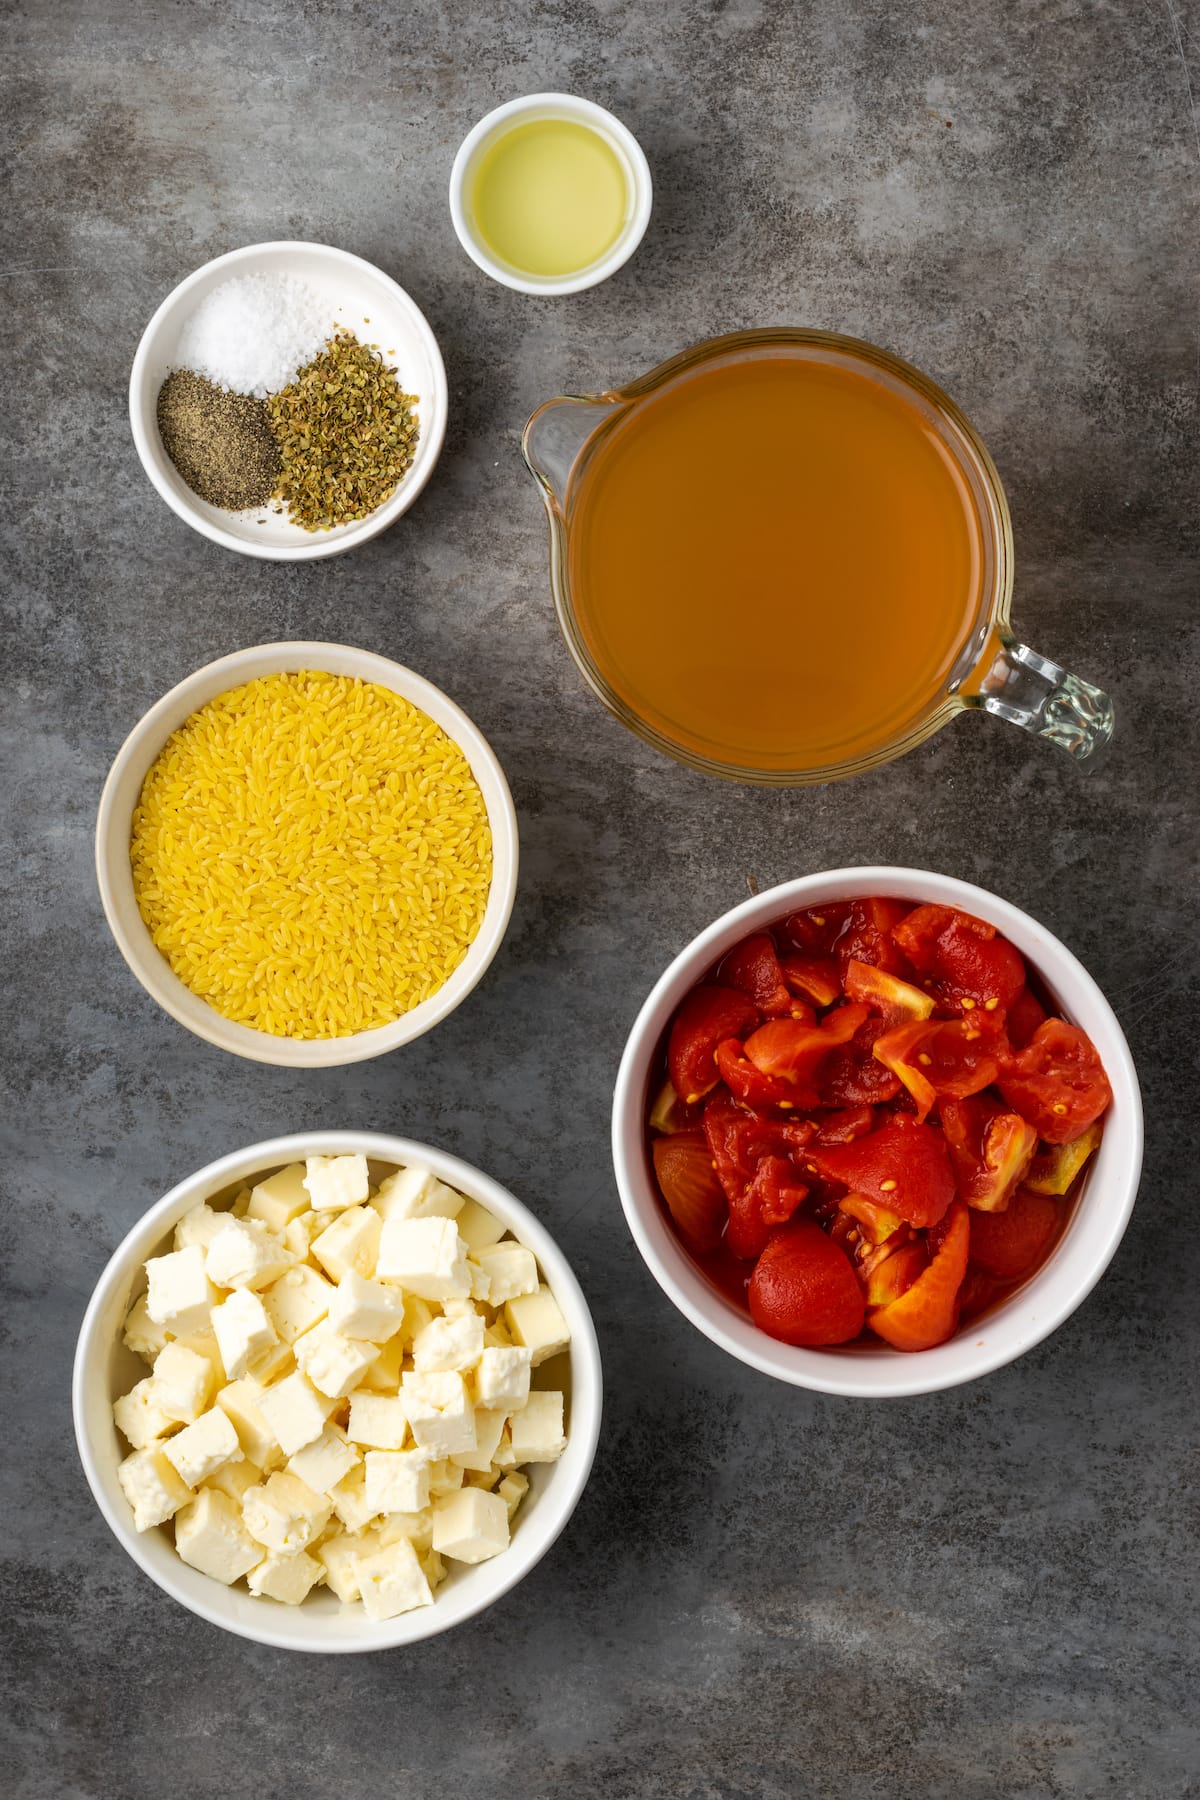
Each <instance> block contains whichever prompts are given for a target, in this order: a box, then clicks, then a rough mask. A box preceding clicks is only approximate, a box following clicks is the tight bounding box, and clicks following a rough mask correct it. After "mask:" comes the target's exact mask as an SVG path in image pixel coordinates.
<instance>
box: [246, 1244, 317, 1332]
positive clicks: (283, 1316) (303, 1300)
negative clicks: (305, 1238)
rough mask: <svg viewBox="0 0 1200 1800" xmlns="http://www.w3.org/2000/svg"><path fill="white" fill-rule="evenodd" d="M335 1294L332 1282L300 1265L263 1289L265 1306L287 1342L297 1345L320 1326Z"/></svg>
mask: <svg viewBox="0 0 1200 1800" xmlns="http://www.w3.org/2000/svg"><path fill="white" fill-rule="evenodd" d="M305 1254H307V1250H306V1252H305ZM334 1292H335V1289H334V1287H333V1284H332V1282H329V1281H326V1279H325V1277H324V1276H323V1275H319V1274H318V1273H317V1271H316V1270H315V1269H310V1268H309V1267H308V1265H307V1264H306V1263H301V1264H300V1265H299V1266H298V1267H297V1268H294V1269H285V1270H284V1272H283V1274H282V1275H280V1276H279V1278H278V1279H277V1280H276V1281H273V1282H272V1283H271V1285H270V1287H269V1288H265V1289H264V1290H263V1296H262V1303H263V1306H264V1307H265V1308H266V1313H267V1317H268V1319H270V1321H271V1324H272V1325H273V1326H274V1328H275V1330H276V1331H277V1332H278V1333H279V1336H280V1337H281V1338H282V1339H283V1341H284V1343H285V1344H294V1343H295V1341H296V1339H297V1338H298V1337H301V1336H302V1335H303V1333H304V1332H306V1331H311V1330H312V1328H313V1326H314V1325H319V1324H320V1323H321V1320H322V1319H323V1318H324V1317H325V1315H326V1313H327V1312H328V1311H329V1302H330V1301H331V1300H332V1299H333V1296H334Z"/></svg>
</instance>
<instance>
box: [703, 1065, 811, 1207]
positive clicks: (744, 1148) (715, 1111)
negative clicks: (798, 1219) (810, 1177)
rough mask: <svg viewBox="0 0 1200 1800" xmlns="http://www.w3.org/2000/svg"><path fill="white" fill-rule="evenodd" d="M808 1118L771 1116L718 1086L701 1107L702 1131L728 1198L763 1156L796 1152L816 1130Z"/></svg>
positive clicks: (737, 1192)
mask: <svg viewBox="0 0 1200 1800" xmlns="http://www.w3.org/2000/svg"><path fill="white" fill-rule="evenodd" d="M816 1129H817V1128H816V1126H815V1125H814V1124H813V1123H812V1122H811V1120H809V1119H794V1120H787V1121H784V1120H783V1119H777V1118H776V1119H771V1118H766V1117H764V1116H763V1115H762V1114H761V1113H756V1112H751V1111H749V1110H747V1108H746V1107H744V1106H739V1105H738V1104H737V1102H736V1101H734V1100H732V1099H731V1098H730V1097H729V1095H728V1094H726V1093H724V1092H722V1091H720V1090H718V1092H717V1093H715V1094H713V1095H712V1096H711V1097H710V1098H709V1100H708V1102H707V1104H706V1105H705V1108H704V1135H705V1138H706V1139H707V1141H708V1147H709V1150H710V1152H711V1154H712V1160H713V1163H714V1165H715V1167H716V1171H717V1180H718V1181H719V1182H720V1184H721V1186H722V1188H723V1189H724V1191H725V1194H726V1196H727V1197H728V1199H730V1200H731V1201H732V1200H738V1199H740V1198H741V1196H742V1194H743V1192H744V1191H745V1189H746V1188H747V1187H748V1186H749V1184H750V1182H751V1181H753V1179H754V1172H755V1170H756V1169H757V1167H758V1165H759V1163H760V1162H761V1161H762V1159H763V1157H764V1156H799V1155H801V1153H802V1152H803V1151H804V1149H805V1147H806V1146H807V1144H808V1141H809V1139H810V1138H811V1137H812V1136H813V1134H814V1133H815V1131H816Z"/></svg>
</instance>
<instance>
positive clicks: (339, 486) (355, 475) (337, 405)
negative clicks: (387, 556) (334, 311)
mask: <svg viewBox="0 0 1200 1800" xmlns="http://www.w3.org/2000/svg"><path fill="white" fill-rule="evenodd" d="M415 405H416V396H415V395H414V394H405V393H403V392H402V391H401V388H400V383H399V382H398V381H397V379H396V371H395V369H393V368H389V367H388V365H387V364H386V363H385V362H384V360H383V358H382V357H381V356H380V354H379V352H378V351H377V350H374V349H372V348H371V347H370V346H368V345H366V344H360V343H359V341H358V339H357V338H356V337H355V336H354V335H353V334H352V333H351V332H339V333H338V335H337V336H336V337H332V338H330V340H329V342H328V343H327V344H326V346H325V348H324V350H322V351H321V353H320V355H319V356H317V357H315V358H314V359H313V361H312V362H310V363H309V364H308V365H307V366H306V367H305V368H303V369H301V371H300V373H299V374H298V375H297V377H296V379H295V380H294V381H293V382H290V383H289V385H288V386H287V387H285V388H283V389H282V390H281V391H280V392H279V393H278V394H271V395H270V396H269V397H268V400H267V406H268V408H269V410H270V415H271V425H272V429H273V430H274V432H275V437H276V440H277V442H278V444H279V455H280V461H281V463H282V470H281V473H280V477H279V483H278V486H277V487H276V489H275V497H276V499H278V500H282V501H284V502H285V503H286V505H287V507H288V511H289V514H290V517H291V518H292V520H293V521H294V523H295V524H297V525H303V527H304V529H305V530H306V531H328V530H329V529H330V528H331V527H332V526H334V525H348V524H349V523H350V521H351V520H352V519H365V518H366V516H367V514H368V513H372V512H374V510H375V508H376V507H377V506H382V504H383V502H384V501H385V500H386V499H388V498H389V496H390V495H392V494H394V493H395V491H396V487H397V485H398V483H399V481H400V479H401V477H402V476H403V474H404V472H405V470H406V469H407V468H408V467H409V465H410V464H411V462H412V459H413V452H414V450H415V447H416V442H417V421H416V417H415V415H414V413H413V407H414V406H415Z"/></svg>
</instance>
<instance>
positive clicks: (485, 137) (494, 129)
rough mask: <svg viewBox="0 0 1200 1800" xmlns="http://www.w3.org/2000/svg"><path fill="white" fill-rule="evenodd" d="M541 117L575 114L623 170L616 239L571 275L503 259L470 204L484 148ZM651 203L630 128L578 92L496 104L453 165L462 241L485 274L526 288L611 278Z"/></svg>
mask: <svg viewBox="0 0 1200 1800" xmlns="http://www.w3.org/2000/svg"><path fill="white" fill-rule="evenodd" d="M538 119H571V120H575V121H577V122H578V123H579V124H580V125H588V126H590V127H591V129H592V130H593V131H595V132H598V133H599V135H600V136H601V137H602V138H604V139H605V140H606V142H607V143H608V144H609V145H610V147H611V148H612V149H613V150H614V151H615V153H616V156H617V159H618V161H619V162H620V164H621V167H622V169H623V170H624V173H625V191H626V208H625V221H624V224H623V225H622V227H621V231H620V233H619V235H618V237H617V240H616V242H615V243H614V244H613V246H612V248H611V249H610V250H609V251H608V252H607V253H606V254H605V255H604V256H602V257H600V258H599V260H598V261H596V262H594V263H589V265H588V266H587V268H586V269H579V270H576V271H575V272H574V273H573V274H570V275H530V274H529V273H528V272H527V271H525V270H523V269H516V268H514V267H513V266H512V264H511V263H506V262H501V261H500V259H499V258H498V257H495V256H493V255H492V252H491V251H490V250H489V249H488V247H487V245H486V243H485V242H484V240H483V238H482V236H481V235H480V232H479V229H478V226H477V225H476V222H475V218H474V214H473V213H472V210H471V203H470V198H469V195H470V189H471V182H472V179H473V177H474V174H475V170H476V168H477V166H478V164H479V160H480V158H481V157H482V156H483V154H484V152H485V151H487V150H488V149H490V147H491V145H492V144H493V143H494V142H495V140H496V139H497V138H498V137H500V136H502V135H503V133H504V132H506V131H511V130H512V129H513V127H514V126H516V125H525V124H531V123H533V122H534V121H535V120H538ZM653 203H654V183H653V181H652V180H651V176H650V165H649V163H648V162H647V161H646V157H645V152H644V151H643V150H642V147H641V145H640V144H639V143H638V141H637V139H636V138H635V137H634V135H633V133H632V131H630V130H629V127H628V126H627V125H622V123H621V121H620V119H618V118H615V117H614V115H613V114H612V113H610V112H607V111H606V110H605V108H604V107H603V106H597V105H596V103H595V101H593V100H581V99H580V98H579V97H578V95H576V94H525V95H524V96H523V97H522V98H521V99H519V100H509V101H507V102H506V103H505V104H504V105H503V106H497V107H496V108H495V109H494V111H492V112H490V113H488V114H487V115H486V116H485V117H484V118H482V119H480V121H479V123H478V125H476V126H475V128H474V130H473V131H470V132H468V134H467V136H466V137H465V138H464V139H463V141H462V144H461V145H460V147H459V151H458V155H457V156H456V157H455V158H454V166H453V167H452V169H451V171H450V217H451V219H452V220H453V221H454V229H455V231H456V233H457V234H458V241H459V243H460V244H461V245H462V247H463V249H464V250H465V251H466V253H467V255H468V256H469V257H470V258H471V261H472V262H473V263H476V264H477V265H478V267H479V268H481V269H482V270H483V272H484V274H485V275H490V276H491V277H492V280H493V281H499V282H503V284H504V286H505V287H510V288H516V289H517V290H518V291H519V292H520V293H522V294H578V293H581V292H582V291H583V289H584V288H590V287H596V286H597V285H598V284H599V283H600V282H602V281H607V280H608V278H609V276H610V275H615V274H616V272H617V270H618V269H619V268H621V266H622V265H623V264H624V263H627V262H628V261H629V258H630V257H631V256H632V255H633V253H634V251H635V250H636V249H637V247H638V245H639V244H640V243H641V241H642V239H643V237H644V236H645V234H646V227H647V225H648V224H649V223H650V211H651V208H652V206H653Z"/></svg>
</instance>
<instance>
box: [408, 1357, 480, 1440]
mask: <svg viewBox="0 0 1200 1800" xmlns="http://www.w3.org/2000/svg"><path fill="white" fill-rule="evenodd" d="M400 1397H401V1399H402V1401H403V1402H404V1410H405V1411H406V1412H407V1414H408V1422H409V1425H410V1426H411V1428H412V1434H413V1436H414V1438H415V1439H416V1441H417V1443H418V1445H419V1446H420V1448H421V1449H422V1450H428V1452H429V1454H430V1455H431V1456H434V1457H441V1456H457V1455H460V1454H461V1453H462V1452H463V1451H465V1450H474V1448H475V1408H474V1406H473V1405H472V1404H471V1396H470V1394H469V1393H468V1392H467V1384H466V1382H465V1381H464V1380H463V1378H462V1376H461V1375H459V1374H457V1373H455V1372H454V1371H453V1370H449V1369H447V1370H445V1371H443V1372H442V1373H440V1374H434V1375H420V1374H417V1373H416V1372H415V1371H413V1370H406V1371H405V1373H404V1375H403V1376H402V1377H401V1382H400Z"/></svg>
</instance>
